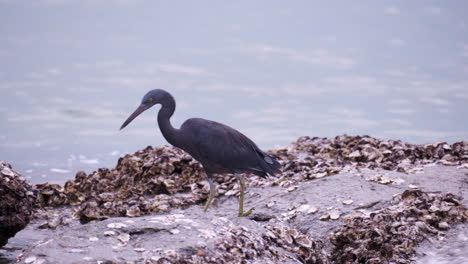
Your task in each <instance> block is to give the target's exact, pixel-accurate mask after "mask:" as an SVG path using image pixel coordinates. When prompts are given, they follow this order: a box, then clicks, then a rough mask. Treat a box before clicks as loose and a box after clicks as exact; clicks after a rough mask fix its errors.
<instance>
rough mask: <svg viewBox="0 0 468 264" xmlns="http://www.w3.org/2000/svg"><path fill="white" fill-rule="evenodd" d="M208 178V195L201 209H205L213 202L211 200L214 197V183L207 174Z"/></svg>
mask: <svg viewBox="0 0 468 264" xmlns="http://www.w3.org/2000/svg"><path fill="white" fill-rule="evenodd" d="M207 178H208V182H209V183H210V195H209V196H208V200H207V201H206V204H205V209H204V210H203V211H205V212H206V211H207V210H208V208H209V207H210V205H211V204H212V203H213V200H214V197H215V194H216V188H215V185H214V183H213V180H211V178H210V177H209V176H207Z"/></svg>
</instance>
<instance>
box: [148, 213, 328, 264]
mask: <svg viewBox="0 0 468 264" xmlns="http://www.w3.org/2000/svg"><path fill="white" fill-rule="evenodd" d="M264 228H265V232H263V233H258V232H252V231H250V230H249V229H248V228H246V227H243V226H238V225H235V224H233V223H232V222H230V221H228V222H227V223H224V226H223V227H222V228H221V230H218V231H217V237H216V239H215V241H214V243H213V244H214V245H213V247H196V248H193V247H191V248H185V249H183V250H179V251H168V252H163V254H162V255H161V256H159V257H157V258H154V259H151V261H149V263H187V264H191V263H285V262H286V263H316V264H327V263H330V262H329V258H328V255H327V254H326V252H325V251H324V249H323V248H324V244H323V242H322V241H321V240H313V239H312V238H311V236H310V235H309V234H304V233H301V232H300V231H298V230H297V229H294V228H291V227H287V226H273V225H265V226H264Z"/></svg>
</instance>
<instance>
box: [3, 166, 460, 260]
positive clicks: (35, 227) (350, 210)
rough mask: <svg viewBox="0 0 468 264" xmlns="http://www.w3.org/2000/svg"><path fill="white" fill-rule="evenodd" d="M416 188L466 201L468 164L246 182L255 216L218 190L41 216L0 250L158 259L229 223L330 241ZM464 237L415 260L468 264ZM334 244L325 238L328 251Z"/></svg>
mask: <svg viewBox="0 0 468 264" xmlns="http://www.w3.org/2000/svg"><path fill="white" fill-rule="evenodd" d="M371 179H380V181H381V182H382V179H387V180H389V181H390V183H388V182H385V181H383V182H385V183H388V184H382V183H379V182H378V181H379V180H377V181H373V180H371ZM412 188H419V189H421V190H423V191H425V192H442V193H452V194H455V195H457V196H461V197H462V198H463V200H462V203H463V204H464V205H465V206H468V203H467V201H468V169H466V168H465V167H455V166H442V165H432V166H426V167H422V169H420V170H416V173H410V174H405V173H399V172H395V171H386V170H381V169H377V170H370V169H361V171H353V172H349V173H343V172H342V173H339V174H336V175H332V176H327V177H324V178H319V179H314V180H310V181H305V182H300V183H298V184H297V186H288V187H279V186H272V187H262V188H248V189H247V195H246V201H245V207H246V208H247V209H248V208H254V209H255V210H254V213H253V214H252V215H251V216H250V217H241V218H239V217H237V209H238V200H237V199H236V198H235V197H225V196H221V197H218V199H216V201H215V203H214V206H213V207H212V208H210V210H209V211H208V212H207V213H204V212H203V205H193V206H190V207H188V208H178V209H173V210H171V211H170V212H169V213H164V214H152V215H147V216H141V217H133V218H130V217H115V218H110V219H107V220H104V221H93V222H90V223H87V224H80V223H79V221H78V220H72V221H70V222H69V223H67V224H61V225H58V226H57V228H56V229H48V228H46V229H40V228H39V226H40V225H41V224H43V222H41V221H36V222H33V223H31V224H30V225H29V226H28V227H27V228H26V229H24V230H22V231H21V232H19V233H18V234H17V235H16V237H14V238H12V239H11V241H10V242H9V246H10V247H14V248H15V247H16V250H15V249H12V250H9V251H5V250H2V251H1V253H0V254H4V258H6V260H4V261H3V263H8V262H11V258H12V257H13V256H15V255H17V254H18V253H19V250H20V249H24V252H23V253H22V255H21V257H20V258H19V262H20V263H99V262H98V261H108V260H110V261H114V262H115V263H125V262H129V263H153V262H154V263H156V261H158V259H159V257H160V256H161V255H162V254H167V253H168V252H169V253H170V252H171V251H173V252H181V251H190V250H196V249H197V248H206V249H207V250H209V249H210V248H211V247H213V246H214V244H215V243H218V242H219V241H218V242H217V239H218V240H219V239H220V234H224V233H223V232H224V231H223V230H224V229H225V228H226V227H227V226H240V227H242V228H244V229H245V230H247V231H246V232H250V233H252V234H264V233H266V232H267V230H266V229H265V225H266V224H271V225H277V226H288V227H292V228H296V229H298V230H300V231H302V232H304V233H308V234H310V235H311V237H312V238H317V239H325V238H327V237H329V236H330V235H331V233H332V231H333V230H335V229H337V228H338V227H340V226H342V225H343V224H344V222H343V219H344V218H346V217H347V216H348V215H352V214H354V213H356V212H357V211H363V210H369V211H372V210H376V209H380V208H385V207H386V206H388V205H389V202H390V200H391V199H392V197H393V196H394V195H395V194H397V193H402V192H403V191H405V190H408V189H412ZM56 210H60V209H56ZM467 237H468V234H467V226H466V224H460V225H457V226H454V227H450V229H449V231H447V233H446V236H445V237H444V238H443V239H440V238H439V239H438V238H436V237H434V238H433V239H431V240H427V241H425V242H423V243H422V244H421V245H420V246H418V248H417V256H416V259H415V261H416V263H467V261H468V249H467V246H466V245H467V240H468V238H467ZM330 246H331V245H330V243H328V244H326V245H325V248H324V249H325V250H329V248H330ZM195 253H196V254H201V255H202V254H204V253H203V252H198V251H197V252H195ZM291 261H292V262H291V263H295V261H294V260H291ZM0 263H1V259H0ZM101 263H102V262H101ZM109 263H110V262H109Z"/></svg>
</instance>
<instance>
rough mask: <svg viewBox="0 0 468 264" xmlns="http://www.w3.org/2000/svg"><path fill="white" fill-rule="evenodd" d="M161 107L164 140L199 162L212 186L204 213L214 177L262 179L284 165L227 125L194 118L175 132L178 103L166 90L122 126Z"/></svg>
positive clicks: (146, 98) (147, 99)
mask: <svg viewBox="0 0 468 264" xmlns="http://www.w3.org/2000/svg"><path fill="white" fill-rule="evenodd" d="M156 104H161V105H162V106H161V109H160V110H159V113H158V124H159V128H160V129H161V132H162V134H163V136H164V138H165V139H166V140H167V141H168V142H169V143H170V144H172V145H173V146H175V147H178V148H181V149H183V150H185V151H186V152H187V153H189V154H190V155H191V156H192V157H193V158H194V159H196V160H198V161H199V162H200V163H201V164H202V166H203V168H204V169H205V172H206V175H207V178H208V181H209V182H210V197H209V199H208V201H207V204H206V206H205V210H206V209H208V207H209V206H210V204H211V202H212V200H213V197H214V184H213V181H212V175H213V174H215V173H234V174H239V173H253V174H256V175H259V176H261V177H266V176H267V175H274V174H275V172H277V171H278V170H279V169H280V168H281V165H280V164H279V163H278V161H276V160H275V159H274V158H272V157H271V156H268V154H266V153H265V152H263V151H262V150H260V149H259V148H258V147H257V145H256V144H255V143H254V142H253V141H252V140H250V139H249V138H248V137H246V136H245V135H244V134H242V133H241V132H239V131H237V130H235V129H234V128H232V127H229V126H227V125H224V124H221V123H218V122H214V121H210V120H206V119H202V118H191V119H188V120H187V121H185V122H184V123H183V124H182V126H181V127H180V129H176V128H174V127H173V126H172V124H171V122H170V117H171V116H172V115H173V114H174V111H175V106H176V104H175V100H174V98H173V97H172V95H171V94H170V93H168V92H166V91H164V90H161V89H155V90H151V91H149V92H148V93H147V94H146V95H145V96H144V97H143V100H142V102H141V105H140V106H139V107H138V108H137V109H136V110H135V112H134V113H133V114H131V115H130V116H129V117H128V119H127V120H126V121H125V122H124V123H123V124H122V126H121V128H120V129H123V128H124V127H126V126H127V125H128V124H129V123H130V122H131V121H132V120H133V119H135V118H136V117H137V116H138V115H139V114H141V113H142V112H144V111H146V110H147V109H149V108H151V107H152V106H153V105H156ZM240 180H241V201H240V206H239V215H240V216H242V215H245V214H246V213H244V212H243V193H244V190H243V189H244V188H245V186H244V182H243V178H242V177H240Z"/></svg>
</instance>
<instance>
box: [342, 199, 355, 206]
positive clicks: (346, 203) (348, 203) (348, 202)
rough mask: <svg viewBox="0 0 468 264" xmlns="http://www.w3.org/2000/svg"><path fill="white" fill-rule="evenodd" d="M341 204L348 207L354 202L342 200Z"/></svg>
mask: <svg viewBox="0 0 468 264" xmlns="http://www.w3.org/2000/svg"><path fill="white" fill-rule="evenodd" d="M342 203H343V204H345V205H350V204H352V203H354V201H353V200H344V201H343V202H342Z"/></svg>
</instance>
